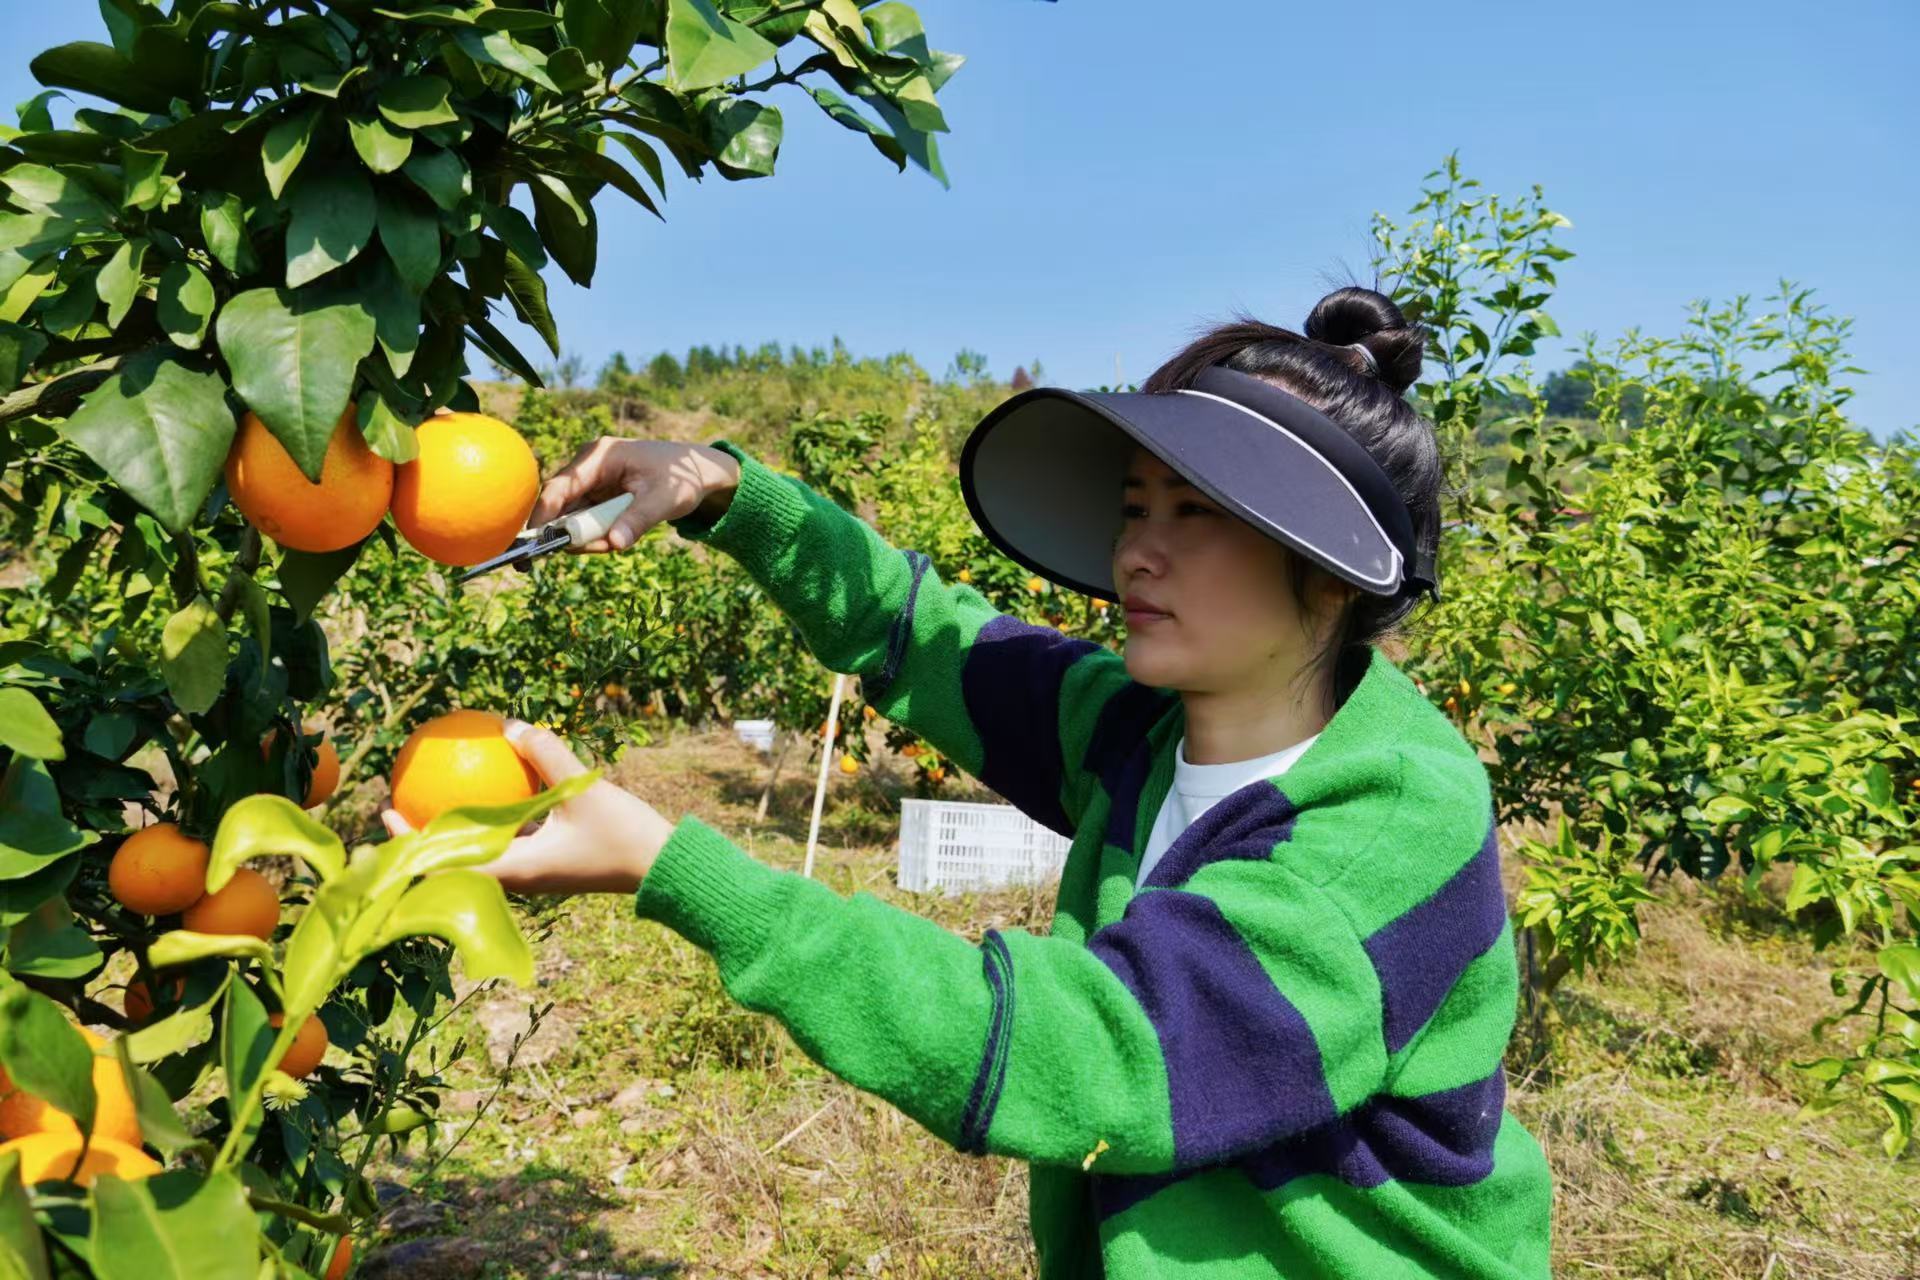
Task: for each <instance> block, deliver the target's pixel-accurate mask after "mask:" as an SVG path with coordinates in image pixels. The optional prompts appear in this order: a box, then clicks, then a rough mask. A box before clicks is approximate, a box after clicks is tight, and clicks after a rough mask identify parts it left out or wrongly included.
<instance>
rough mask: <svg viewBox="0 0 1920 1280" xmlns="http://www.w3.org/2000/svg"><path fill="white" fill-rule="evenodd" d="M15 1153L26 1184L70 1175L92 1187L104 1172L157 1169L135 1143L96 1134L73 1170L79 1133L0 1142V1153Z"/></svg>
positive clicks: (147, 1173) (136, 1173)
mask: <svg viewBox="0 0 1920 1280" xmlns="http://www.w3.org/2000/svg"><path fill="white" fill-rule="evenodd" d="M9 1151H13V1152H17V1153H18V1154H19V1156H20V1181H21V1182H23V1183H25V1184H26V1185H28V1186H32V1185H33V1184H34V1183H36V1182H48V1181H53V1180H63V1179H68V1178H71V1180H72V1181H74V1182H75V1183H78V1184H79V1185H80V1186H83V1187H85V1186H91V1185H92V1183H93V1180H94V1179H95V1178H97V1177H99V1176H100V1175H101V1174H103V1173H111V1174H113V1175H114V1176H115V1177H117V1178H127V1179H134V1178H147V1177H151V1176H153V1175H154V1174H156V1173H158V1172H160V1162H159V1161H157V1160H155V1159H154V1158H153V1157H152V1156H150V1155H148V1154H147V1153H146V1152H144V1151H142V1150H141V1149H140V1148H139V1147H138V1146H136V1145H134V1144H132V1143H127V1142H122V1141H121V1140H120V1139H118V1138H108V1137H104V1136H102V1135H100V1134H95V1135H94V1138H93V1141H92V1142H91V1143H89V1144H88V1146H87V1155H86V1159H84V1160H82V1161H81V1162H80V1167H79V1169H78V1170H77V1171H76V1170H75V1169H74V1167H73V1162H74V1158H75V1157H76V1156H78V1155H79V1154H80V1134H79V1131H78V1130H75V1131H74V1132H73V1133H30V1134H28V1135H26V1136H25V1137H23V1138H15V1139H13V1140H12V1141H11V1142H0V1155H5V1154H6V1153H7V1152H9Z"/></svg>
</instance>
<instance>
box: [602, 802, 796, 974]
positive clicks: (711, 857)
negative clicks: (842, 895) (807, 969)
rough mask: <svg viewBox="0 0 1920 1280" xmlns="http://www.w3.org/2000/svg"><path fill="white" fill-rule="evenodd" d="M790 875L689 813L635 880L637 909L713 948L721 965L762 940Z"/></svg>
mask: <svg viewBox="0 0 1920 1280" xmlns="http://www.w3.org/2000/svg"><path fill="white" fill-rule="evenodd" d="M791 874H792V873H790V872H783V871H777V870H775V869H774V868H772V867H769V866H766V865H765V864H763V863H760V862H756V861H754V859H753V858H751V857H750V856H748V854H747V853H746V851H745V850H743V849H741V848H740V846H738V845H736V844H734V843H733V842H732V841H731V840H729V839H727V838H726V837H725V836H723V835H721V834H720V833H719V832H718V831H715V830H714V829H713V828H712V827H710V826H708V825H707V824H706V823H704V822H702V821H700V819H698V818H696V817H694V816H693V815H692V814H688V815H687V816H686V817H684V818H682V819H680V822H679V825H678V826H676V827H674V829H673V834H672V835H671V836H669V837H668V838H667V842H666V844H664V845H663V846H661V849H660V853H659V855H658V856H657V857H656V858H655V859H654V863H653V869H652V870H650V871H648V872H647V875H646V878H645V879H644V880H642V881H641V882H640V888H639V890H638V891H637V892H636V893H635V894H634V899H633V909H634V914H636V915H638V916H639V917H640V918H641V919H643V920H657V921H659V922H660V923H661V924H664V925H666V926H667V927H668V928H669V929H672V930H673V931H674V932H675V933H677V934H679V935H680V936H681V937H683V938H685V939H686V940H687V941H688V942H691V943H693V944H694V945H695V946H697V947H699V948H701V949H702V950H704V951H709V952H712V953H713V956H714V959H715V960H716V961H718V962H720V964H721V967H722V969H723V971H724V970H725V969H727V968H729V967H730V965H729V962H736V963H737V962H739V961H741V960H744V959H747V958H750V957H752V956H754V955H757V954H758V953H759V951H760V949H761V947H762V946H763V945H765V943H766V940H767V939H768V937H769V936H770V935H771V933H772V932H773V924H774V920H775V918H776V917H777V916H778V915H779V912H780V907H781V898H782V897H783V896H784V895H783V893H782V885H781V883H780V882H781V880H783V879H784V878H786V877H787V876H789V875H791Z"/></svg>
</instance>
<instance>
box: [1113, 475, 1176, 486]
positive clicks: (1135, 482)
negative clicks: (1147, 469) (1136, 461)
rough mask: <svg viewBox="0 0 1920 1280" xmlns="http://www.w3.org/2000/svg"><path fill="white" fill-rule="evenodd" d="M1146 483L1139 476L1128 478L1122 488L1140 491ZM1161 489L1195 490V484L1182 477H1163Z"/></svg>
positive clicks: (1121, 484) (1161, 478)
mask: <svg viewBox="0 0 1920 1280" xmlns="http://www.w3.org/2000/svg"><path fill="white" fill-rule="evenodd" d="M1146 483H1147V482H1146V481H1145V480H1142V479H1141V478H1140V477H1138V476H1128V477H1127V478H1126V479H1124V480H1122V481H1121V482H1120V487H1121V488H1122V489H1139V488H1143V487H1145V485H1146ZM1160 487H1161V488H1162V489H1183V488H1184V489H1191V488H1193V482H1192V481H1190V480H1188V479H1187V478H1186V477H1185V476H1181V475H1170V476H1162V477H1160Z"/></svg>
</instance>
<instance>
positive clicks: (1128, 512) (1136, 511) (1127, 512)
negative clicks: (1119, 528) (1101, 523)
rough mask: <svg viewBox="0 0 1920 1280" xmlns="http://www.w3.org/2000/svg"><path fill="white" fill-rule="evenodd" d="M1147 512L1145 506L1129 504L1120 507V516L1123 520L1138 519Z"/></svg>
mask: <svg viewBox="0 0 1920 1280" xmlns="http://www.w3.org/2000/svg"><path fill="white" fill-rule="evenodd" d="M1145 514H1147V509H1146V508H1145V507H1136V506H1132V505H1128V506H1124V507H1121V508H1120V518H1121V519H1122V520H1137V519H1139V518H1140V517H1141V516H1144V515H1145Z"/></svg>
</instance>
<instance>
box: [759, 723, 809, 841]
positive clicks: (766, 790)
mask: <svg viewBox="0 0 1920 1280" xmlns="http://www.w3.org/2000/svg"><path fill="white" fill-rule="evenodd" d="M799 736H800V734H799V733H798V732H797V731H793V730H789V731H788V732H786V733H783V734H781V735H780V744H779V746H778V747H777V748H776V749H775V750H774V753H773V768H772V769H770V770H768V771H767V785H766V786H765V787H763V788H761V791H760V805H759V807H758V808H756V809H755V810H754V813H753V820H754V821H755V822H765V821H766V820H767V805H768V804H769V803H770V802H771V801H772V800H773V784H774V783H776V782H778V781H780V765H781V764H782V762H784V761H785V760H786V758H787V750H788V748H790V747H792V746H793V743H794V739H796V738H798V737H799Z"/></svg>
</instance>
